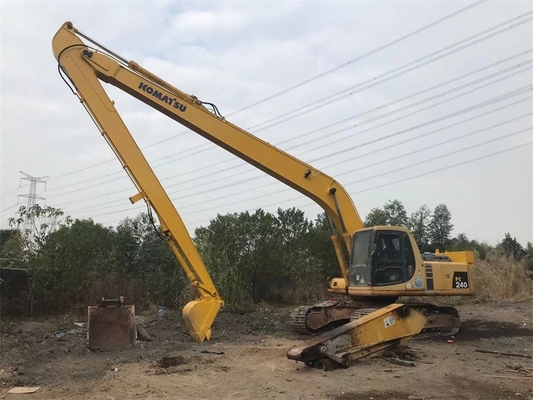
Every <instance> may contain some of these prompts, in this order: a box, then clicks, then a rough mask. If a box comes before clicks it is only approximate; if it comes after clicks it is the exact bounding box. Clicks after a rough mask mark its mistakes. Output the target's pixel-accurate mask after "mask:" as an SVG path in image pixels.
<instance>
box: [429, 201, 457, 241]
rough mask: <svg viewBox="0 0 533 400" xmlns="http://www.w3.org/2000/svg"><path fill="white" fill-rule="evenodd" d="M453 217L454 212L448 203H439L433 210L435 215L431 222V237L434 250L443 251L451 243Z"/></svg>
mask: <svg viewBox="0 0 533 400" xmlns="http://www.w3.org/2000/svg"><path fill="white" fill-rule="evenodd" d="M451 219H452V214H451V212H450V210H449V209H448V207H447V206H446V204H439V205H438V206H436V207H435V209H434V210H433V216H432V218H431V222H430V223H429V237H430V240H431V247H432V248H433V250H435V249H439V250H441V251H443V250H446V248H447V247H448V246H449V245H450V244H451V233H452V229H453V224H452V223H451Z"/></svg>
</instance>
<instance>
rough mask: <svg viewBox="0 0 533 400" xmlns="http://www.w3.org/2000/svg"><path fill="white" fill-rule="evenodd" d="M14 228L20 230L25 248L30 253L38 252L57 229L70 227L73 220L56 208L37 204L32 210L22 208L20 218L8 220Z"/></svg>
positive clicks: (19, 213)
mask: <svg viewBox="0 0 533 400" xmlns="http://www.w3.org/2000/svg"><path fill="white" fill-rule="evenodd" d="M8 222H9V225H10V226H11V227H12V228H16V229H19V230H20V231H21V235H22V236H23V237H24V239H25V247H27V249H28V250H30V251H35V250H37V249H38V248H39V247H40V246H42V245H43V244H44V243H45V242H46V238H47V237H48V235H49V234H50V233H52V232H54V231H56V230H57V229H59V228H61V227H63V226H68V225H70V224H71V223H72V218H71V217H70V216H68V215H67V216H66V215H65V213H64V212H63V211H62V210H61V209H59V208H54V207H50V206H48V207H41V206H40V205H39V204H35V205H33V206H32V207H30V208H26V207H25V206H21V207H20V209H19V211H18V217H12V218H9V219H8Z"/></svg>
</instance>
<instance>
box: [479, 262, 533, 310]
mask: <svg viewBox="0 0 533 400" xmlns="http://www.w3.org/2000/svg"><path fill="white" fill-rule="evenodd" d="M472 279H473V282H474V292H475V296H476V298H477V299H479V300H482V301H501V300H507V301H523V300H530V299H533V279H532V276H531V272H530V271H528V269H527V268H526V265H525V263H523V262H516V261H514V260H513V259H509V258H506V257H501V256H500V257H492V258H488V259H487V260H485V261H479V262H477V263H476V265H475V266H474V270H473V278H472Z"/></svg>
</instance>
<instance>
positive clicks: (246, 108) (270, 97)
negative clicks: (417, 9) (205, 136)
mask: <svg viewBox="0 0 533 400" xmlns="http://www.w3.org/2000/svg"><path fill="white" fill-rule="evenodd" d="M484 2H486V0H479V1H476V2H474V3H472V4H470V5H468V6H466V7H463V8H461V9H459V10H457V11H455V12H453V13H451V14H448V15H446V16H444V17H442V18H440V19H438V20H436V21H433V22H431V23H429V24H427V25H424V26H423V27H421V28H418V29H416V30H415V31H412V32H410V33H408V34H406V35H404V36H402V37H400V38H398V39H395V40H393V41H390V42H388V43H386V44H384V45H382V46H380V47H378V48H375V49H374V50H371V51H369V52H367V53H364V54H363V55H360V56H357V57H355V58H353V59H351V60H349V61H347V62H345V63H343V64H340V65H338V66H336V67H334V68H331V69H329V70H327V71H324V72H322V73H320V74H318V75H315V76H313V77H311V78H308V79H306V80H304V81H302V82H300V83H298V84H296V85H293V86H291V87H289V88H287V89H284V90H282V91H280V92H277V93H275V94H273V95H270V96H267V97H265V98H263V99H261V100H259V101H256V102H254V103H252V104H249V105H248V106H245V107H243V108H241V109H239V110H237V111H234V112H233V113H230V114H228V115H227V116H226V117H229V116H233V115H235V114H237V113H240V112H242V111H245V110H248V109H250V108H253V107H255V106H257V105H259V104H262V103H265V102H267V101H269V100H272V99H274V98H276V97H279V96H281V95H283V94H286V93H289V92H290V91H292V90H294V89H297V88H299V87H302V86H304V85H306V84H308V83H310V82H313V81H315V80H317V79H320V78H322V77H324V76H326V75H329V74H331V73H332V72H335V71H338V70H340V69H342V68H344V67H346V66H348V65H351V64H353V63H355V62H357V61H360V60H362V59H364V58H366V57H369V56H371V55H373V54H376V53H378V52H380V51H381V50H384V49H386V48H388V47H390V46H393V45H394V44H397V43H399V42H402V41H404V40H406V39H408V38H410V37H412V36H415V35H417V34H418V33H421V32H423V31H425V30H427V29H429V28H432V27H434V26H436V25H439V24H440V23H442V22H444V21H447V20H449V19H451V18H453V17H455V16H457V15H459V14H461V13H463V12H466V11H468V10H470V9H472V8H474V7H477V6H478V5H480V4H482V3H484ZM187 132H188V131H183V132H181V133H178V134H177V135H173V136H170V137H168V138H166V139H163V140H160V141H157V142H154V143H152V144H150V145H148V146H145V147H144V148H143V150H145V149H147V148H150V147H153V146H155V145H158V144H161V143H164V142H166V141H168V140H172V139H174V138H177V137H179V136H182V135H184V134H185V133H187ZM113 160H114V158H110V159H108V160H104V161H101V162H99V163H97V164H93V165H91V166H88V167H84V168H80V169H78V170H75V171H71V172H67V173H65V174H62V175H59V176H56V177H53V178H50V179H49V180H54V179H59V178H62V177H65V176H69V175H72V174H75V173H78V172H82V171H85V170H87V169H90V168H94V167H96V166H99V165H102V164H106V163H108V162H111V161H113Z"/></svg>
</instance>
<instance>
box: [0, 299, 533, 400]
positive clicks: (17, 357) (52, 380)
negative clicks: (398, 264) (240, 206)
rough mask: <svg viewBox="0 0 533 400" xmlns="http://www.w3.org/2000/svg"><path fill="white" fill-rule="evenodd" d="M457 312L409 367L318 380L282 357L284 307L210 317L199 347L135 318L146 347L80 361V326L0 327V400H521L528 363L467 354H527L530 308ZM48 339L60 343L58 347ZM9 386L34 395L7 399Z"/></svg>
mask: <svg viewBox="0 0 533 400" xmlns="http://www.w3.org/2000/svg"><path fill="white" fill-rule="evenodd" d="M457 308H458V309H459V311H460V313H461V317H462V319H463V328H462V331H461V332H460V333H459V334H457V335H456V336H455V338H454V339H453V343H448V342H447V338H432V339H417V340H411V341H410V342H409V347H410V348H411V349H412V350H414V351H415V352H416V354H418V355H419V356H420V359H419V360H417V361H415V362H414V364H415V366H414V367H413V366H400V365H396V364H392V363H390V362H389V361H388V360H387V359H386V358H384V357H382V356H376V357H372V358H366V359H363V360H362V361H360V362H357V363H356V364H354V365H352V366H351V367H350V368H348V369H337V370H333V371H327V372H325V371H321V370H317V369H311V368H308V367H306V366H304V365H303V364H301V363H296V362H294V361H291V360H288V359H287V358H286V355H285V354H286V352H287V350H288V349H289V348H290V347H292V346H293V345H295V344H299V343H301V342H302V341H304V340H305V339H307V338H309V337H307V336H304V335H297V334H294V333H291V332H290V329H289V326H288V311H289V310H288V309H266V308H263V309H258V310H256V311H254V312H250V313H246V314H234V313H229V312H222V313H220V314H219V315H218V317H217V320H216V321H215V324H214V325H213V337H212V338H211V340H210V341H209V342H205V343H203V344H197V343H194V342H192V341H191V340H190V339H189V337H188V336H187V334H186V333H185V331H184V328H183V324H182V322H181V320H180V319H181V317H180V316H179V312H175V313H170V314H168V315H166V316H164V317H158V316H149V315H144V316H141V317H140V318H141V319H142V320H143V323H144V325H145V326H146V330H147V331H148V332H149V333H150V334H151V335H152V339H153V341H151V342H149V341H138V342H137V344H136V345H135V346H134V347H132V348H128V349H127V350H121V351H114V352H99V351H89V350H88V348H87V340H86V330H84V328H83V327H78V326H77V325H75V324H74V322H84V321H80V319H78V320H76V321H75V320H74V318H73V317H62V318H54V319H46V320H20V319H19V320H5V319H4V320H3V321H2V323H1V325H0V327H1V337H0V398H6V399H16V398H27V399H102V400H124V399H256V398H257V399H264V398H272V399H335V400H349V399H373V400H384V399H398V400H407V399H412V400H415V399H533V359H531V358H526V357H516V356H503V355H494V354H487V353H481V352H476V351H475V350H496V351H501V352H507V353H518V354H522V355H527V356H531V355H532V354H533V305H532V304H531V303H529V302H527V303H525V302H524V303H505V304H501V303H500V304H474V303H470V304H464V305H460V306H457ZM65 332H66V333H65ZM58 333H65V334H64V335H63V336H62V337H60V338H58V337H56V334H58ZM59 336H61V335H59ZM205 350H207V351H208V352H202V351H205ZM220 353H223V354H220ZM15 386H39V387H40V389H39V390H38V391H37V392H36V393H33V394H25V395H22V394H7V392H8V390H9V389H10V388H12V387H15Z"/></svg>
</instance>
